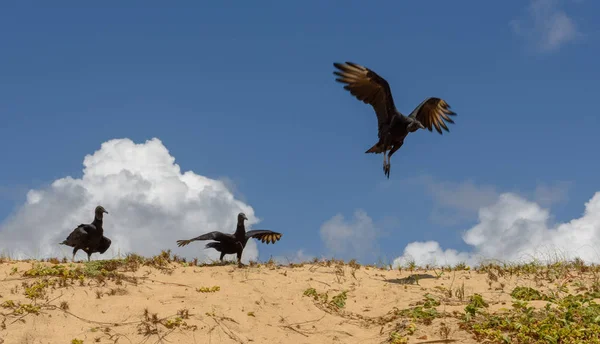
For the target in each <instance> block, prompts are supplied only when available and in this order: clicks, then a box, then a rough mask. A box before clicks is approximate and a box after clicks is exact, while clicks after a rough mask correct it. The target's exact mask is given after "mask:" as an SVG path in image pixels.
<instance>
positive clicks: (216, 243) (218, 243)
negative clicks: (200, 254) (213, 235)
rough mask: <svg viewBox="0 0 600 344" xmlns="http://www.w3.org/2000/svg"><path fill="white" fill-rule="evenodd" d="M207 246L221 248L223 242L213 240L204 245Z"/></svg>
mask: <svg viewBox="0 0 600 344" xmlns="http://www.w3.org/2000/svg"><path fill="white" fill-rule="evenodd" d="M204 247H205V248H214V249H215V250H217V251H218V250H220V248H221V243H220V242H218V241H211V242H209V243H208V244H206V246H204Z"/></svg>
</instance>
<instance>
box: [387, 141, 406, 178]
mask: <svg viewBox="0 0 600 344" xmlns="http://www.w3.org/2000/svg"><path fill="white" fill-rule="evenodd" d="M403 144H404V141H402V142H400V143H399V144H397V145H393V146H392V149H390V151H389V152H388V155H387V169H386V168H385V167H384V172H385V175H386V176H387V177H388V179H390V167H391V164H390V160H391V158H392V155H394V153H396V151H397V150H398V149H400V147H402V145H403ZM384 154H385V153H384Z"/></svg>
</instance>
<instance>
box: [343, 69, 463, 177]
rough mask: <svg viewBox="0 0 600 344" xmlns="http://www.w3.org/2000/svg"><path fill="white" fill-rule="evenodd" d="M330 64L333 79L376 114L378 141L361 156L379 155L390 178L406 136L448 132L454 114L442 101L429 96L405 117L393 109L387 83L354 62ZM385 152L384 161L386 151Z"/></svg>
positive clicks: (392, 101)
mask: <svg viewBox="0 0 600 344" xmlns="http://www.w3.org/2000/svg"><path fill="white" fill-rule="evenodd" d="M333 65H334V66H335V67H336V68H337V69H338V70H336V71H334V72H333V74H335V75H337V76H338V78H336V79H335V80H336V81H338V82H340V83H343V84H345V86H344V89H345V90H347V91H349V92H350V93H351V94H352V95H353V96H354V97H356V98H357V99H358V100H360V101H362V102H364V103H365V104H370V105H371V106H373V109H374V110H375V114H376V115H377V126H378V136H379V141H378V142H377V143H376V144H375V145H374V146H373V147H371V148H369V149H368V150H367V151H366V152H365V153H376V154H378V153H383V172H384V173H385V175H386V176H387V177H388V179H389V178H390V159H391V157H392V155H393V154H394V153H395V152H396V151H397V150H398V149H399V148H400V147H402V145H403V144H404V139H405V138H406V136H407V135H408V133H412V132H415V131H417V130H418V129H425V128H427V129H428V130H429V131H432V129H433V127H435V130H436V131H437V132H438V133H440V135H441V134H442V129H443V130H445V131H448V132H449V131H450V130H448V126H447V125H446V123H445V122H444V121H446V122H448V123H454V121H453V120H452V119H451V118H450V116H456V113H454V112H453V111H451V110H450V105H448V103H446V101H445V100H443V99H440V98H435V97H430V98H427V99H425V100H423V101H422V102H421V104H419V105H418V106H417V107H416V108H415V109H414V110H413V111H412V112H411V113H410V115H408V116H404V115H403V114H402V113H400V111H398V110H397V109H396V105H395V104H394V98H393V97H392V91H391V90H390V86H389V84H388V82H387V81H386V80H385V79H384V78H382V77H381V76H379V75H378V74H377V73H375V72H374V71H372V70H370V69H369V68H367V67H364V66H361V65H359V64H356V63H352V62H346V63H337V62H334V63H333ZM387 151H389V153H388V155H387V160H386V155H385V154H386V152H387Z"/></svg>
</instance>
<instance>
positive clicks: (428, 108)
mask: <svg viewBox="0 0 600 344" xmlns="http://www.w3.org/2000/svg"><path fill="white" fill-rule="evenodd" d="M449 116H456V113H454V112H453V111H451V110H450V105H448V103H446V101H445V100H443V99H440V98H435V97H430V98H427V99H425V100H424V101H423V102H421V104H419V106H417V107H416V108H415V109H414V110H413V112H411V113H410V115H409V117H413V118H416V119H417V120H419V122H421V123H422V124H423V125H424V126H425V128H427V129H429V131H432V129H433V127H432V126H435V130H437V132H438V133H440V134H442V128H443V129H444V130H446V131H448V132H449V131H450V130H448V127H447V126H446V123H444V121H446V122H448V123H454V121H453V120H452V118H450V117H449Z"/></svg>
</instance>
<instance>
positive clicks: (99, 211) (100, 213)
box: [95, 205, 108, 219]
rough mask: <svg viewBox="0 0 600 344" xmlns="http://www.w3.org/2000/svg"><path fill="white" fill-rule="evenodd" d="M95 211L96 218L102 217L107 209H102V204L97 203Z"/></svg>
mask: <svg viewBox="0 0 600 344" xmlns="http://www.w3.org/2000/svg"><path fill="white" fill-rule="evenodd" d="M95 213H96V218H98V219H102V217H103V215H104V213H106V214H108V211H106V209H104V207H103V206H101V205H99V206H97V207H96V211H95Z"/></svg>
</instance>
